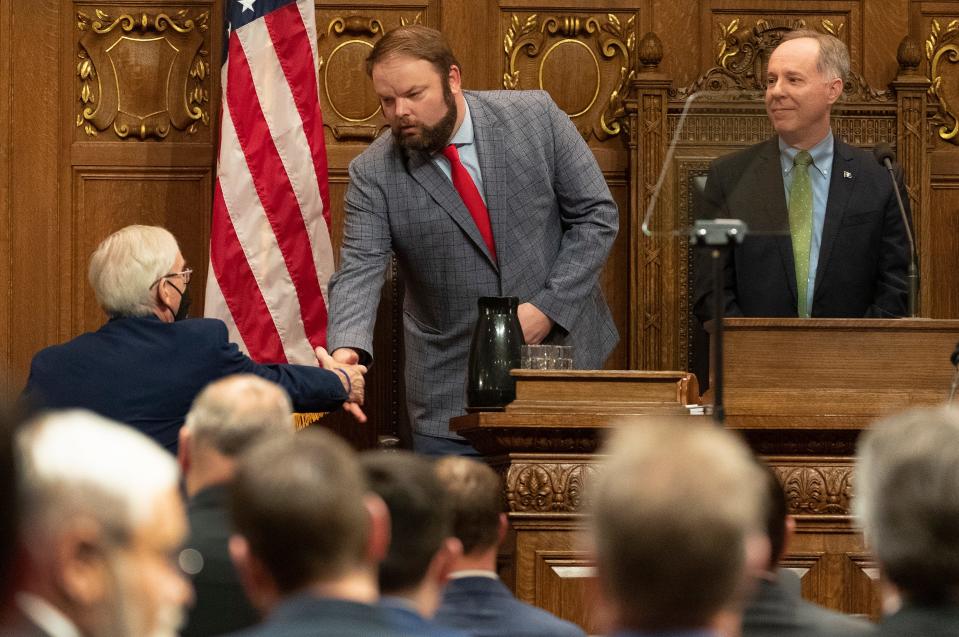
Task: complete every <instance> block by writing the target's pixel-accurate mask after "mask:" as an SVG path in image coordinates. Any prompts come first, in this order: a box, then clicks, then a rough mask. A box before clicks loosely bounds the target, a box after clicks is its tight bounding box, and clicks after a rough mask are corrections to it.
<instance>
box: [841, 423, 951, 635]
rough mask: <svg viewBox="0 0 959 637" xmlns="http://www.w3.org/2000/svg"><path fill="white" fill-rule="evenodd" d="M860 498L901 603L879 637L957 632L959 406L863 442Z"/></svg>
mask: <svg viewBox="0 0 959 637" xmlns="http://www.w3.org/2000/svg"><path fill="white" fill-rule="evenodd" d="M855 495H856V497H855V499H854V501H853V504H854V509H855V512H856V515H857V517H858V518H859V520H860V521H861V522H862V525H863V529H864V532H865V535H866V543H867V544H868V545H870V546H871V548H872V551H873V553H874V554H875V556H876V559H877V560H878V561H879V568H880V571H881V572H882V575H883V577H884V579H885V580H886V581H887V582H888V583H889V584H891V585H892V586H893V587H894V588H895V589H896V592H897V593H898V598H899V599H898V600H896V601H894V602H891V603H885V604H884V606H885V607H886V609H887V611H888V610H892V609H890V606H895V605H900V604H901V607H900V608H898V609H897V610H895V612H893V613H892V614H890V615H888V616H887V617H885V618H884V619H883V621H882V622H881V623H880V625H879V633H878V634H879V635H880V636H882V637H892V636H902V637H907V636H908V637H945V636H946V635H949V636H953V635H959V410H956V409H952V408H947V407H939V408H935V409H929V408H923V409H912V410H909V411H906V412H903V413H901V414H898V415H895V416H891V417H889V418H887V419H885V420H882V421H880V422H878V423H876V424H874V425H873V426H872V427H871V428H870V429H869V430H868V431H866V432H865V433H863V435H862V437H861V438H860V440H859V449H858V458H857V459H856V481H855Z"/></svg>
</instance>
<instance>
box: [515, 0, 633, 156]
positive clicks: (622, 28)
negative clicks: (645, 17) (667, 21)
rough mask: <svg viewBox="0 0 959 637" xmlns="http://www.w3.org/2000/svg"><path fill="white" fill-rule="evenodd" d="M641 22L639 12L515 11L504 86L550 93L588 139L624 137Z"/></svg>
mask: <svg viewBox="0 0 959 637" xmlns="http://www.w3.org/2000/svg"><path fill="white" fill-rule="evenodd" d="M504 19H507V18H505V16H504ZM635 24H636V14H635V13H633V14H621V15H616V14H614V13H608V14H606V15H605V16H592V15H562V16H561V15H553V16H548V17H541V16H539V15H537V14H535V13H533V14H517V13H513V14H511V15H510V16H509V18H508V19H507V22H506V25H505V29H504V36H503V53H504V56H505V60H504V64H505V71H504V72H503V88H506V89H511V90H512V89H541V90H545V91H549V93H550V94H551V95H552V96H553V99H555V100H556V101H557V103H558V104H559V106H560V108H562V109H563V110H564V111H565V112H566V113H567V114H568V115H569V116H570V118H571V119H572V120H573V122H574V123H575V124H576V127H577V128H578V129H579V132H580V133H581V134H582V135H583V137H584V138H585V139H587V140H588V139H590V138H592V137H596V139H598V140H600V141H602V140H606V139H609V138H610V137H614V136H616V135H619V134H620V133H621V132H622V128H623V126H624V124H625V122H626V110H625V98H626V92H627V89H628V87H629V82H630V81H631V80H632V79H633V77H634V76H635V73H636V69H635V59H636V55H635V54H636V33H635Z"/></svg>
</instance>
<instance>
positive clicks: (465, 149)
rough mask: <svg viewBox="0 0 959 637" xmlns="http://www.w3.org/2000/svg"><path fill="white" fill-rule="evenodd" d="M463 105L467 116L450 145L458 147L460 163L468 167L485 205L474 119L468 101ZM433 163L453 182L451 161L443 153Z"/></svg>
mask: <svg viewBox="0 0 959 637" xmlns="http://www.w3.org/2000/svg"><path fill="white" fill-rule="evenodd" d="M463 104H464V105H465V107H466V108H465V110H466V114H465V115H464V116H463V123H462V124H460V127H459V130H457V131H456V132H455V133H454V134H453V139H451V140H450V143H451V144H453V145H454V146H456V150H457V151H459V154H460V161H461V162H462V163H463V166H465V167H466V170H467V172H469V174H470V177H472V179H473V183H474V184H476V189H477V190H479V194H480V197H482V198H483V203H484V204H485V203H486V193H485V192H484V191H483V173H482V172H480V166H479V155H478V154H477V152H476V144H475V143H474V141H475V138H474V136H473V119H472V118H471V117H470V106H469V104H468V103H467V102H466V100H463ZM433 163H434V164H436V165H437V166H438V167H439V169H440V170H442V171H443V174H444V175H446V178H447V179H449V180H450V181H453V169H452V168H450V162H449V160H447V159H446V157H443V154H442V153H436V154H434V155H433Z"/></svg>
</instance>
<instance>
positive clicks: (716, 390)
mask: <svg viewBox="0 0 959 637" xmlns="http://www.w3.org/2000/svg"><path fill="white" fill-rule="evenodd" d="M747 231H748V228H747V227H746V222H744V221H740V220H739V219H700V220H697V221H696V224H695V225H694V226H693V234H692V236H691V237H690V243H693V244H695V245H696V247H698V248H699V249H700V250H709V255H710V263H711V264H712V271H713V333H712V337H711V338H710V341H709V343H710V349H711V350H712V369H713V378H712V382H711V387H712V390H713V420H715V421H716V423H717V424H720V425H722V424H723V422H725V420H726V408H725V406H724V404H723V317H724V315H725V313H726V300H725V298H723V288H724V287H725V286H724V284H723V255H725V254H728V253H729V252H730V251H731V250H732V249H733V247H734V246H735V245H736V244H737V243H742V242H743V239H744V238H745V237H746V233H747Z"/></svg>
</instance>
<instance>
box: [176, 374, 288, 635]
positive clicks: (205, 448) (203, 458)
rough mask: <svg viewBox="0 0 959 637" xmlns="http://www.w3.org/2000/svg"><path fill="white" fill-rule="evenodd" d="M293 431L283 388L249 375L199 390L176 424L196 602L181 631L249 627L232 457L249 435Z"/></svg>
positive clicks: (253, 619)
mask: <svg viewBox="0 0 959 637" xmlns="http://www.w3.org/2000/svg"><path fill="white" fill-rule="evenodd" d="M293 433H294V425H293V410H292V406H291V405H290V398H289V396H287V394H286V392H285V391H283V388H282V387H280V386H279V385H276V384H275V383H271V382H269V381H267V380H263V379H262V378H259V377H258V376H253V375H252V374H241V375H238V376H228V377H226V378H223V379H221V380H218V381H216V382H214V383H211V384H210V385H209V386H207V388H206V389H204V390H203V391H202V392H200V395H199V396H197V398H196V400H195V401H194V402H193V407H191V408H190V413H189V414H187V417H186V424H185V425H183V428H182V429H180V450H179V460H180V467H181V468H182V469H183V476H184V483H185V484H186V494H187V497H188V498H189V500H188V502H187V515H188V517H189V520H190V537H189V540H187V543H186V545H187V547H188V553H186V555H187V556H188V560H187V562H188V563H187V564H186V565H185V566H186V567H187V571H188V572H189V573H190V574H191V576H192V579H193V586H194V589H195V590H196V603H195V604H194V605H193V608H192V609H191V610H190V614H189V618H188V621H187V625H186V627H185V628H184V630H183V632H182V633H181V637H194V636H195V637H213V636H214V635H223V634H226V633H229V632H233V631H236V630H240V629H241V628H246V627H247V626H252V625H253V624H255V623H257V622H258V621H259V615H258V614H257V612H256V610H254V608H253V606H252V605H251V604H250V602H249V601H248V600H247V597H246V593H244V592H243V586H242V585H241V584H240V579H239V577H237V574H236V570H235V569H234V567H233V564H232V562H231V561H230V552H229V549H228V544H229V540H230V533H231V530H232V529H231V526H232V525H231V524H230V512H229V488H230V483H231V482H232V481H233V475H234V474H235V472H236V462H237V458H238V457H239V456H240V454H242V453H243V452H244V451H245V450H246V449H247V447H249V446H250V445H251V444H252V443H253V442H254V441H256V440H259V439H261V438H265V437H267V436H288V437H292V436H293Z"/></svg>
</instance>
